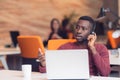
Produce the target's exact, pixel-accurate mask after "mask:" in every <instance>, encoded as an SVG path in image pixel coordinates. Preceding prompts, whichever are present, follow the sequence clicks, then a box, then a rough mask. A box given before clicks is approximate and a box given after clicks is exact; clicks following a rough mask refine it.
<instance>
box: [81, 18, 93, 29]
mask: <svg viewBox="0 0 120 80" xmlns="http://www.w3.org/2000/svg"><path fill="white" fill-rule="evenodd" d="M79 20H87V21H89V22H90V23H91V25H92V28H93V27H94V26H95V21H94V20H93V19H92V18H91V17H89V16H81V17H80V18H79Z"/></svg>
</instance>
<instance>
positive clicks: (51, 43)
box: [48, 39, 76, 50]
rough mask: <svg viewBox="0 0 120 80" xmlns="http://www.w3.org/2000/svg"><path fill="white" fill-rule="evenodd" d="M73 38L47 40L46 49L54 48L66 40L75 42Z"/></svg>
mask: <svg viewBox="0 0 120 80" xmlns="http://www.w3.org/2000/svg"><path fill="white" fill-rule="evenodd" d="M75 41H76V40H75V39H52V40H49V41H48V50H56V49H58V48H59V47H60V46H61V45H63V44H65V43H67V42H75Z"/></svg>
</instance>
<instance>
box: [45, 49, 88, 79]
mask: <svg viewBox="0 0 120 80" xmlns="http://www.w3.org/2000/svg"><path fill="white" fill-rule="evenodd" d="M45 56H46V70H47V78H48V79H89V63H88V62H89V61H88V51H87V50H86V49H81V50H47V51H46V54H45Z"/></svg>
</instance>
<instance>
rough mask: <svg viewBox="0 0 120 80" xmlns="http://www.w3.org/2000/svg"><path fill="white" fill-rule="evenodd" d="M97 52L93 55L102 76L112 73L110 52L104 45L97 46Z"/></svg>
mask: <svg viewBox="0 0 120 80" xmlns="http://www.w3.org/2000/svg"><path fill="white" fill-rule="evenodd" d="M96 50H97V53H96V54H94V55H93V59H94V63H95V66H96V68H97V70H98V73H99V74H100V75H101V76H108V75H109V73H110V62H109V53H108V50H107V48H106V47H105V46H104V45H99V46H96Z"/></svg>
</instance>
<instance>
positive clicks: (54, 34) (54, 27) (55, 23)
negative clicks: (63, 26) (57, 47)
mask: <svg viewBox="0 0 120 80" xmlns="http://www.w3.org/2000/svg"><path fill="white" fill-rule="evenodd" d="M59 28H60V21H59V20H58V19H57V18H53V19H52V20H51V22H50V29H51V32H50V33H49V35H48V37H47V39H46V40H44V41H43V44H44V46H45V47H46V46H47V44H48V40H50V39H61V38H62V37H61V36H60V35H59V34H58V30H59Z"/></svg>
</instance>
